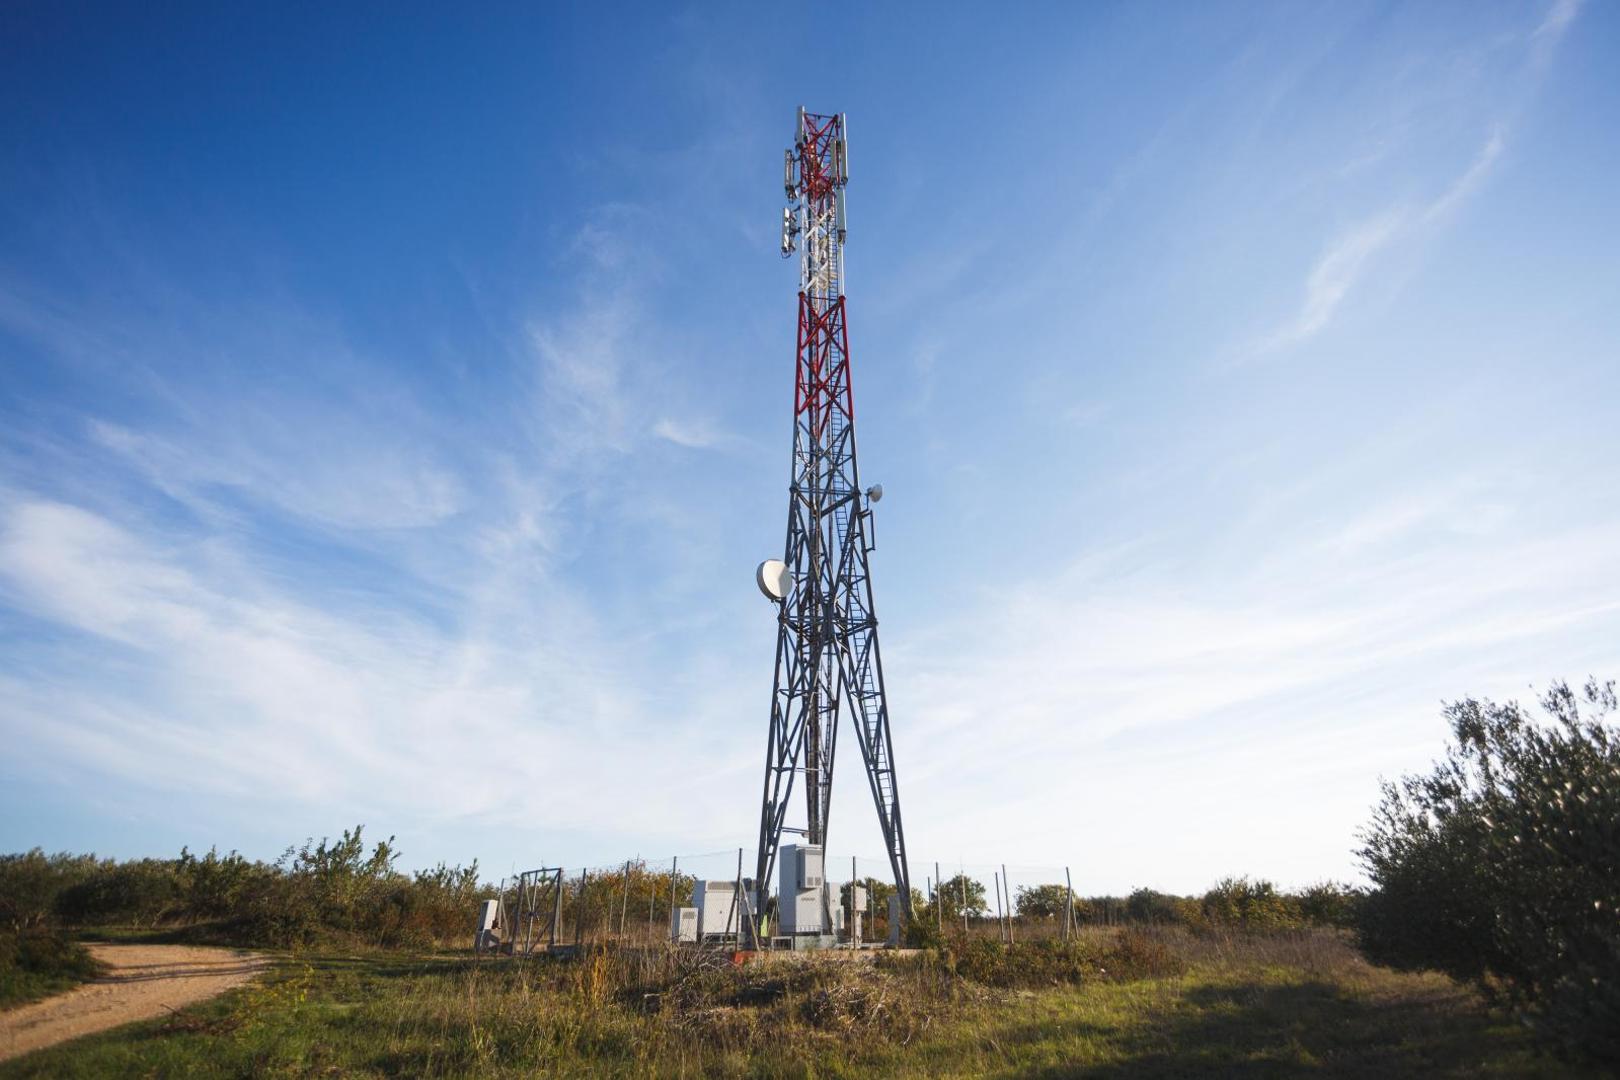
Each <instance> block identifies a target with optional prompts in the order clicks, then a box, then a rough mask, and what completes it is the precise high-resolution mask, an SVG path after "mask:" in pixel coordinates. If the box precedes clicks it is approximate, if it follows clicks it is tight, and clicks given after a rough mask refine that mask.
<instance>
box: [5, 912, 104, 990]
mask: <svg viewBox="0 0 1620 1080" xmlns="http://www.w3.org/2000/svg"><path fill="white" fill-rule="evenodd" d="M99 970H100V965H98V964H97V963H96V961H95V958H94V957H92V956H91V955H90V953H89V951H88V950H87V949H85V947H84V946H83V945H81V944H79V943H78V942H76V941H73V940H71V939H69V938H68V937H67V935H65V934H63V933H62V932H61V931H59V930H47V929H41V928H35V929H31V930H27V931H25V932H23V933H20V934H17V933H12V932H10V931H0V1005H15V1004H20V1003H22V1002H24V1001H28V1000H31V999H33V998H36V997H42V996H44V995H45V994H49V993H51V992H53V991H56V990H62V989H66V988H67V987H69V986H71V985H72V984H74V983H76V982H83V981H85V980H87V979H92V978H94V977H95V976H96V974H97V972H98V971H99Z"/></svg>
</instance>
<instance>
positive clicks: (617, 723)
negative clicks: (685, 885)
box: [0, 0, 1620, 892]
mask: <svg viewBox="0 0 1620 1080" xmlns="http://www.w3.org/2000/svg"><path fill="white" fill-rule="evenodd" d="M827 10H828V26H829V30H828V44H827V47H826V49H825V51H824V52H821V53H819V54H818V53H816V52H813V51H811V50H809V49H808V48H807V39H806V36H805V34H806V28H805V27H804V25H803V24H802V21H801V20H800V19H799V18H798V17H797V16H795V15H793V14H792V13H789V12H787V11H786V10H785V9H784V10H783V11H782V13H781V14H780V16H776V15H773V14H772V13H769V12H761V11H760V10H758V9H756V8H754V7H734V8H722V7H693V8H684V9H682V8H671V7H669V6H655V7H649V8H646V9H641V10H638V9H633V8H628V9H618V10H614V11H607V10H597V9H594V8H593V9H590V10H587V9H585V8H579V9H576V10H574V11H572V12H557V13H551V12H547V11H543V10H538V9H537V8H535V7H534V6H524V7H517V6H514V7H513V8H511V9H509V10H506V11H499V10H494V9H485V10H484V11H483V12H481V13H480V14H478V15H476V16H457V17H450V16H446V15H444V14H442V13H439V12H436V11H434V10H433V9H430V8H428V7H426V6H424V7H422V8H420V9H418V10H417V11H415V12H414V13H403V14H398V15H396V16H395V17H392V18H390V19H387V20H383V19H381V18H375V17H371V16H369V15H367V14H365V13H362V12H360V11H359V10H358V9H351V10H348V11H336V12H334V11H330V10H325V9H321V8H318V7H309V8H305V9H302V10H294V9H292V8H288V7H284V6H272V7H264V8H252V9H245V8H241V7H235V8H221V7H218V6H209V5H195V6H189V7H188V6H177V7H173V8H170V9H168V10H167V12H166V13H164V14H161V15H155V14H152V13H149V12H145V11H138V10H136V9H133V8H131V9H124V10H120V9H117V8H112V7H108V8H105V9H102V8H97V7H93V6H79V5H46V4H35V5H24V6H17V5H13V6H11V7H10V8H8V10H7V11H6V13H5V14H4V15H0V135H3V138H0V739H3V740H4V744H5V747H6V752H5V753H4V754H3V755H0V849H6V850H13V849H20V848H26V847H30V846H33V845H36V844H38V845H42V846H44V847H46V848H48V849H74V850H86V849H90V850H96V851H98V852H103V853H108V854H118V855H135V854H167V853H173V852H174V851H177V850H178V849H179V847H180V845H182V844H189V845H191V846H192V847H193V848H199V847H200V848H206V847H207V846H209V845H211V844H217V845H219V846H220V847H222V848H231V847H235V848H239V849H241V850H243V851H245V852H247V853H249V854H252V855H255V856H263V857H274V856H275V855H276V854H278V853H279V852H280V851H281V849H282V848H283V847H285V846H286V845H287V844H289V843H292V842H295V841H298V840H301V839H302V838H303V837H305V836H308V835H316V836H319V835H323V834H331V833H335V832H336V831H337V830H338V829H340V828H342V827H343V826H345V825H348V824H352V823H354V822H356V821H360V822H365V823H367V824H368V826H369V827H370V828H371V829H372V830H373V831H380V832H382V833H384V834H386V833H390V832H391V833H395V834H398V836H399V840H400V845H401V847H402V848H403V849H404V851H405V861H406V862H408V863H411V864H413V865H425V864H427V863H429V862H431V861H434V860H437V859H441V858H443V859H448V860H451V861H466V860H469V859H471V858H474V857H477V858H479V859H481V860H482V863H483V865H484V866H485V867H486V869H488V870H490V871H491V872H494V873H496V874H499V873H502V872H505V871H507V870H509V869H511V868H512V867H513V866H515V865H517V864H522V865H525V866H526V865H531V864H534V865H537V864H539V863H540V862H542V861H544V862H552V861H556V860H562V861H565V862H567V863H569V864H587V863H589V864H601V863H608V862H611V861H613V860H616V859H621V858H624V857H627V856H630V855H633V854H636V853H640V854H643V855H651V856H659V855H664V854H668V853H674V852H706V851H713V850H718V849H723V848H726V847H728V846H732V847H735V846H736V845H738V844H748V845H751V843H752V841H753V838H754V833H755V830H756V828H757V814H758V809H757V799H758V792H759V784H760V779H761V766H762V761H763V752H764V746H763V742H764V737H765V719H766V707H767V704H768V695H769V690H770V678H771V661H772V648H773V645H774V633H773V626H772V620H771V611H770V609H769V607H768V606H767V605H766V604H765V603H764V602H763V601H762V600H761V599H760V598H759V596H758V594H757V592H756V591H755V588H754V585H753V582H752V572H753V567H754V565H755V563H756V562H757V561H758V560H759V559H761V558H764V557H767V556H769V555H772V554H776V553H779V552H780V549H781V542H782V539H781V538H782V529H783V525H784V521H785V510H786V497H785V485H786V480H787V474H788V460H787V454H788V447H789V435H790V412H791V387H792V375H793V372H792V362H793V357H792V349H793V331H794V325H793V319H794V311H795V301H794V296H793V292H794V289H795V285H796V268H795V265H794V264H793V263H785V262H783V261H782V260H781V259H779V258H778V256H777V253H776V251H775V246H776V242H777V236H776V228H777V222H778V220H779V217H778V215H779V208H780V198H781V192H780V186H779V184H780V161H781V151H782V148H783V146H784V145H785V144H786V143H787V141H788V140H789V138H790V136H791V131H792V127H791V123H792V116H793V110H794V108H795V107H796V106H798V105H799V104H801V103H802V104H805V105H808V106H809V107H810V108H811V109H812V110H820V111H834V110H838V111H845V112H847V113H848V115H849V123H850V129H851V174H852V176H851V185H850V194H849V199H850V229H851V238H850V244H849V248H848V253H847V259H848V281H847V289H848V294H849V304H850V326H851V335H852V352H853V355H854V363H855V380H856V382H855V385H856V394H857V401H858V415H859V417H860V437H861V454H862V469H863V475H864V476H866V477H867V478H869V479H872V480H878V481H881V482H882V483H883V485H884V487H885V490H886V493H887V494H886V497H885V499H884V501H883V503H882V505H881V507H880V508H879V511H878V526H877V528H878V540H879V544H880V546H879V548H878V551H877V552H876V554H875V556H874V560H875V562H874V572H875V574H876V579H877V590H878V591H877V600H878V610H879V612H880V614H881V616H882V625H883V634H884V645H885V650H886V651H885V660H886V666H887V669H888V685H889V688H890V695H891V710H892V714H893V717H894V730H895V740H896V745H897V752H898V764H899V767H900V770H901V772H900V782H901V791H902V795H903V799H904V804H905V810H906V819H907V825H908V833H909V838H910V847H911V850H912V852H913V855H914V859H915V860H916V861H917V862H918V863H920V864H923V865H924V866H926V865H927V864H929V863H931V862H932V861H934V860H936V859H937V860H940V861H942V862H947V863H950V862H955V861H958V860H960V861H962V862H964V863H967V864H970V865H972V864H988V863H992V862H1008V863H1011V864H1015V865H1018V866H1024V867H1030V868H1037V867H1048V866H1061V865H1064V864H1069V865H1071V866H1072V867H1074V869H1075V875H1076V885H1077V887H1078V888H1081V889H1082V890H1083V891H1088V892H1091V891H1102V890H1116V891H1117V890H1121V889H1126V888H1129V887H1132V886H1134V885H1142V884H1150V885H1155V886H1158V887H1161V888H1168V889H1175V890H1180V891H1192V890H1198V889H1202V888H1203V887H1205V886H1206V885H1208V884H1209V883H1210V882H1211V881H1212V880H1214V879H1215V878H1216V877H1218V876H1220V875H1222V874H1225V873H1250V874H1261V875H1266V876H1269V877H1272V878H1274V879H1276V880H1278V881H1281V882H1284V883H1287V884H1298V883H1304V882H1308V881H1311V880H1315V879H1318V878H1322V877H1329V876H1331V877H1338V878H1346V877H1350V876H1352V875H1353V873H1354V867H1353V858H1352V855H1351V850H1352V848H1353V847H1354V844H1355V839H1354V833H1355V830H1356V828H1357V827H1358V826H1359V824H1360V823H1361V822H1362V821H1364V820H1365V818H1366V815H1367V810H1368V807H1369V806H1370V804H1371V803H1372V802H1373V801H1374V799H1375V798H1376V794H1377V781H1378V778H1379V777H1380V776H1381V775H1384V776H1393V775H1396V774H1399V773H1400V772H1402V771H1406V770H1412V769H1416V768H1421V767H1423V766H1425V765H1426V764H1427V762H1428V761H1429V760H1431V759H1432V758H1433V756H1434V755H1436V754H1437V753H1438V751H1439V748H1440V745H1441V742H1442V739H1443V735H1444V730H1443V727H1442V725H1441V721H1440V719H1439V705H1440V702H1441V701H1442V700H1447V699H1454V698H1457V697H1461V696H1464V695H1468V694H1476V695H1491V696H1495V697H1499V698H1503V697H1520V698H1528V697H1530V696H1533V694H1534V691H1533V690H1532V689H1531V687H1532V686H1534V687H1542V686H1545V685H1546V683H1547V681H1548V680H1549V679H1552V678H1557V677H1565V678H1569V679H1571V680H1577V679H1584V678H1585V677H1586V676H1587V675H1588V674H1597V675H1600V676H1605V675H1607V676H1614V675H1620V645H1617V644H1616V643H1617V642H1620V560H1617V559H1616V557H1615V552H1616V551H1617V550H1620V509H1617V507H1616V504H1615V501H1614V492H1615V490H1616V488H1617V484H1620V464H1617V455H1616V454H1615V452H1614V447H1613V428H1614V421H1615V419H1616V401H1617V392H1620V345H1617V343H1620V303H1617V299H1620V258H1617V257H1616V250H1615V240H1616V237H1617V236H1620V200H1617V199H1616V197H1615V195H1614V185H1613V177H1615V176H1616V175H1620V134H1617V130H1616V127H1615V124H1614V118H1615V116H1616V115H1620V80H1616V79H1615V78H1614V67H1615V63H1616V61H1617V60H1620V50H1617V45H1620V9H1617V8H1616V7H1615V6H1614V5H1612V4H1604V3H1589V4H1585V5H1582V4H1579V3H1574V2H1569V0H1558V2H1554V3H1546V4H1457V5H1445V4H1424V5H1393V4H1315V5H1312V4H1300V3H1280V4H1274V5H1273V4H1244V5H1237V4H1229V5H1214V4H1211V5H1103V4H1092V5H1054V6H1050V7H1035V6H1029V7H1014V8H1009V9H1006V10H1003V11H1000V12H999V13H997V14H996V15H995V17H994V19H993V20H990V21H987V16H986V14H985V13H984V12H983V11H979V10H972V11H970V10H968V9H965V8H964V9H962V10H961V11H960V12H957V13H951V12H948V11H941V10H939V9H937V8H936V7H932V6H929V7H915V8H907V7H904V6H901V5H884V6H882V7H881V9H879V10H876V11H870V10H864V9H863V8H861V7H851V8H848V9H836V8H830V9H827ZM818 48H819V46H818ZM847 745H848V746H849V747H850V748H851V749H850V753H849V755H847V760H846V761H845V763H844V766H843V771H842V772H841V774H840V775H841V776H842V777H843V780H842V781H841V782H840V784H839V785H838V788H837V792H836V793H835V794H836V797H835V801H834V807H835V813H834V814H833V820H832V848H833V851H834V853H835V855H837V854H843V855H845V856H847V855H848V854H849V853H856V854H861V855H864V854H867V853H878V852H881V851H882V843H881V840H880V839H879V838H878V837H877V834H876V828H875V821H874V816H873V814H872V810H871V808H870V805H869V800H868V798H867V796H866V793H865V792H864V790H863V787H864V785H863V784H862V783H861V781H860V779H859V776H858V764H857V762H856V760H855V757H854V755H853V744H847ZM872 869H874V870H876V869H877V863H876V861H874V862H873V863H872ZM914 873H915V874H916V876H917V877H918V878H919V879H920V878H921V877H923V876H924V871H923V870H914ZM1029 873H1030V874H1032V875H1033V874H1036V873H1037V871H1036V870H1035V869H1031V870H1030V871H1029Z"/></svg>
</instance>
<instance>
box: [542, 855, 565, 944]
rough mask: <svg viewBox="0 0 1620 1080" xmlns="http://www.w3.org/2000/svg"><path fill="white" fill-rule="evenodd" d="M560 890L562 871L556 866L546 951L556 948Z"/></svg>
mask: <svg viewBox="0 0 1620 1080" xmlns="http://www.w3.org/2000/svg"><path fill="white" fill-rule="evenodd" d="M562 891H563V872H562V867H560V866H559V867H557V880H556V887H555V888H553V889H552V892H553V893H555V894H556V895H554V896H553V897H552V898H551V936H550V937H549V938H548V939H547V940H546V951H547V952H550V951H551V950H552V949H554V948H556V946H557V931H559V930H560V929H562Z"/></svg>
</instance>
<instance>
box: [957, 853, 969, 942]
mask: <svg viewBox="0 0 1620 1080" xmlns="http://www.w3.org/2000/svg"><path fill="white" fill-rule="evenodd" d="M956 883H957V884H958V885H960V886H962V936H963V937H967V933H968V916H967V871H965V870H963V869H962V868H961V867H957V878H956Z"/></svg>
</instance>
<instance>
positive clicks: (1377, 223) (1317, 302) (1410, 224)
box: [1259, 0, 1581, 352]
mask: <svg viewBox="0 0 1620 1080" xmlns="http://www.w3.org/2000/svg"><path fill="white" fill-rule="evenodd" d="M1580 8H1581V0H1555V2H1554V3H1553V4H1552V5H1551V6H1550V7H1549V8H1548V11H1547V14H1546V16H1545V17H1544V18H1543V19H1542V21H1541V22H1540V23H1538V24H1537V26H1536V27H1535V28H1534V29H1533V30H1531V31H1530V32H1529V33H1528V35H1526V36H1525V37H1524V38H1522V39H1521V41H1523V42H1525V43H1527V45H1528V51H1529V67H1530V68H1531V69H1532V71H1539V70H1540V69H1541V68H1543V67H1545V66H1546V65H1547V64H1548V63H1549V62H1550V61H1551V58H1552V55H1553V53H1554V51H1555V49H1556V47H1557V45H1558V43H1559V41H1560V40H1561V39H1562V38H1563V36H1564V35H1565V34H1566V33H1567V31H1568V30H1569V27H1570V26H1571V25H1572V24H1573V23H1574V21H1575V18H1576V16H1577V15H1578V14H1579V13H1580ZM1533 90H1534V86H1533V83H1532V84H1530V85H1529V86H1528V87H1527V88H1526V89H1525V90H1524V91H1523V92H1522V93H1521V95H1520V96H1519V98H1518V99H1516V100H1515V101H1513V102H1512V103H1511V104H1510V105H1509V106H1508V107H1507V110H1506V112H1505V113H1504V114H1503V115H1502V116H1500V117H1498V119H1497V120H1496V121H1495V122H1494V123H1493V124H1492V125H1491V128H1490V131H1489V133H1488V135H1487V136H1486V138H1485V139H1484V141H1483V142H1482V143H1481V144H1480V146H1479V149H1478V150H1477V151H1476V152H1475V154H1474V156H1473V159H1472V160H1471V161H1470V162H1469V164H1468V165H1467V166H1466V167H1465V168H1464V169H1463V171H1462V172H1461V173H1459V174H1458V175H1457V176H1456V177H1455V178H1454V179H1452V180H1451V181H1450V183H1448V184H1447V185H1446V186H1445V188H1444V189H1442V190H1441V191H1440V192H1439V194H1437V195H1435V196H1434V197H1433V198H1431V199H1430V200H1428V201H1427V202H1423V203H1420V204H1417V205H1413V204H1410V203H1404V202H1403V203H1397V204H1395V205H1392V206H1390V207H1388V208H1386V209H1383V210H1381V211H1379V212H1377V213H1375V214H1372V215H1370V216H1368V217H1364V218H1362V219H1361V220H1360V221H1357V222H1355V223H1354V224H1352V225H1350V226H1348V227H1347V228H1345V229H1343V230H1342V231H1340V232H1339V233H1338V234H1337V235H1336V236H1335V237H1333V239H1332V240H1330V241H1329V242H1328V243H1327V244H1326V245H1325V247H1324V248H1323V250H1322V252H1321V254H1320V255H1319V256H1318V257H1317V259H1316V261H1315V263H1314V264H1313V265H1312V266H1311V269H1310V271H1309V272H1308V273H1307V274H1306V276H1305V282H1304V288H1303V293H1304V295H1303V297H1302V299H1301V301H1300V305H1299V309H1298V310H1297V311H1296V312H1295V314H1294V315H1293V316H1292V317H1291V318H1289V319H1288V320H1287V321H1286V322H1285V323H1283V324H1282V325H1281V326H1279V327H1277V328H1276V329H1275V330H1273V331H1272V332H1271V333H1269V334H1267V335H1265V336H1263V338H1262V339H1261V342H1260V345H1259V350H1260V351H1262V352H1266V351H1271V350H1275V349H1281V348H1287V347H1289V346H1293V345H1298V344H1300V343H1302V342H1305V341H1307V340H1309V339H1310V338H1312V337H1315V336H1316V335H1317V334H1319V333H1321V332H1322V331H1323V330H1324V329H1326V328H1327V327H1328V326H1329V324H1331V323H1332V321H1333V320H1334V318H1335V317H1336V316H1337V314H1338V312H1339V310H1340V308H1341V307H1342V305H1343V304H1344V303H1345V301H1346V300H1347V299H1348V298H1349V297H1350V296H1351V295H1352V293H1353V292H1354V291H1355V290H1356V288H1357V287H1358V286H1359V285H1360V284H1361V283H1362V281H1363V280H1365V278H1366V277H1367V276H1368V274H1369V273H1370V272H1372V270H1373V269H1374V268H1375V267H1376V265H1377V263H1378V261H1379V259H1380V257H1381V256H1382V255H1384V253H1386V252H1388V251H1390V250H1391V249H1394V248H1397V247H1399V246H1401V245H1403V244H1407V243H1410V242H1413V241H1415V240H1417V239H1419V238H1420V237H1421V236H1422V235H1423V234H1424V233H1425V232H1431V231H1433V230H1434V229H1437V228H1439V227H1440V226H1442V225H1443V224H1444V223H1445V222H1446V221H1447V219H1448V218H1449V217H1451V216H1452V215H1454V213H1455V212H1456V210H1457V209H1458V208H1459V207H1460V206H1461V205H1462V204H1463V203H1464V202H1465V201H1467V199H1468V198H1469V197H1470V196H1472V195H1473V194H1474V193H1475V192H1476V191H1477V190H1478V189H1479V188H1480V186H1481V185H1482V184H1483V183H1484V181H1485V179H1486V178H1487V177H1488V176H1489V174H1490V172H1491V171H1492V169H1494V168H1495V167H1496V165H1497V163H1498V161H1499V160H1500V158H1501V156H1502V153H1503V151H1504V149H1505V148H1506V145H1507V140H1506V133H1507V131H1508V130H1509V128H1510V127H1511V126H1512V123H1513V121H1514V119H1515V118H1516V114H1517V113H1518V112H1519V111H1520V110H1521V109H1522V108H1523V102H1524V100H1525V99H1526V98H1528V96H1529V95H1530V94H1531V93H1533ZM1382 156H1383V153H1382V152H1381V153H1380V157H1382ZM1363 157H1364V155H1363ZM1358 160H1361V159H1359V158H1358Z"/></svg>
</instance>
